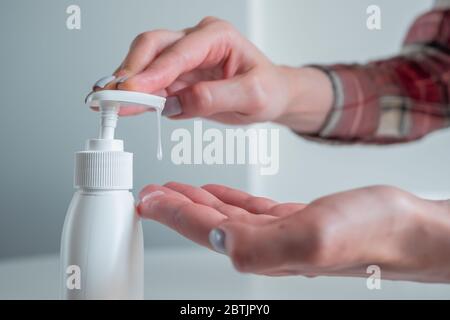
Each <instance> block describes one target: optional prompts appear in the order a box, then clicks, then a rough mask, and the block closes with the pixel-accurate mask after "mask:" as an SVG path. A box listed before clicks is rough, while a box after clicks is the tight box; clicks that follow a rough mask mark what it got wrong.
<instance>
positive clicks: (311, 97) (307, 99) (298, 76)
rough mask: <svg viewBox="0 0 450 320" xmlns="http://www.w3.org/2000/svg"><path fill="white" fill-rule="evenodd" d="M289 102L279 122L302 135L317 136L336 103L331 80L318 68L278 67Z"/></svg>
mask: <svg viewBox="0 0 450 320" xmlns="http://www.w3.org/2000/svg"><path fill="white" fill-rule="evenodd" d="M277 68H278V70H279V72H280V73H281V74H282V78H283V79H284V85H285V86H286V88H287V93H288V98H287V104H286V106H285V109H284V112H283V113H282V114H281V116H279V117H278V118H277V119H276V120H274V121H275V122H277V123H280V124H283V125H286V126H288V127H290V128H291V129H292V130H295V131H297V132H300V133H305V134H308V133H317V132H318V131H319V130H320V128H321V127H322V125H323V123H324V122H325V119H326V117H327V115H328V113H329V111H330V109H331V106H332V103H333V88H332V84H331V81H330V79H329V77H328V76H327V75H326V74H325V73H324V72H323V71H322V70H320V69H318V68H314V67H302V68H291V67H286V66H278V67H277Z"/></svg>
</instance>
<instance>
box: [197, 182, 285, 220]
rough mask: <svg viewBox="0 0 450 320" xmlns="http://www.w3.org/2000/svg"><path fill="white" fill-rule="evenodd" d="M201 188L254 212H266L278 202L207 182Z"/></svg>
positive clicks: (226, 201)
mask: <svg viewBox="0 0 450 320" xmlns="http://www.w3.org/2000/svg"><path fill="white" fill-rule="evenodd" d="M202 188H203V189H205V190H206V191H208V192H210V193H211V194H213V195H214V196H216V197H217V198H218V199H220V200H221V201H223V202H225V203H228V204H230V205H233V206H236V207H240V208H243V209H245V210H247V211H250V212H252V213H255V214H267V213H269V210H270V209H271V208H272V207H274V206H275V205H277V204H278V203H277V202H276V201H273V200H271V199H267V198H262V197H254V196H252V195H250V194H248V193H246V192H243V191H240V190H236V189H232V188H229V187H226V186H222V185H217V184H208V185H205V186H202Z"/></svg>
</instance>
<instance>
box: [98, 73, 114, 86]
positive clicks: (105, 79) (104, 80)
mask: <svg viewBox="0 0 450 320" xmlns="http://www.w3.org/2000/svg"><path fill="white" fill-rule="evenodd" d="M114 79H116V76H106V77H103V78H100V79H99V80H97V82H96V83H94V88H104V87H106V85H107V84H108V83H110V82H111V81H113V80H114Z"/></svg>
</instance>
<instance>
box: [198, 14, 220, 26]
mask: <svg viewBox="0 0 450 320" xmlns="http://www.w3.org/2000/svg"><path fill="white" fill-rule="evenodd" d="M217 21H220V19H219V18H217V17H214V16H207V17H204V18H203V19H202V20H201V21H200V23H199V26H205V25H209V24H211V23H214V22H217Z"/></svg>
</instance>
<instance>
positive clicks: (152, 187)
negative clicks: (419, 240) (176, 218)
mask: <svg viewBox="0 0 450 320" xmlns="http://www.w3.org/2000/svg"><path fill="white" fill-rule="evenodd" d="M156 191H160V192H163V193H164V194H166V195H169V196H174V197H177V198H179V199H180V200H186V201H191V199H189V198H188V197H186V196H185V195H183V194H182V193H179V192H177V191H175V190H172V189H169V188H167V187H165V186H160V185H157V184H149V185H147V186H145V187H144V188H142V190H141V191H140V192H139V199H143V198H144V197H145V196H147V195H148V194H151V193H153V192H156Z"/></svg>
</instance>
